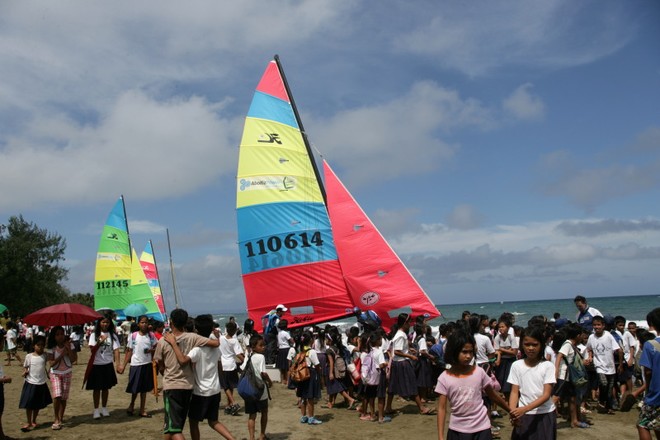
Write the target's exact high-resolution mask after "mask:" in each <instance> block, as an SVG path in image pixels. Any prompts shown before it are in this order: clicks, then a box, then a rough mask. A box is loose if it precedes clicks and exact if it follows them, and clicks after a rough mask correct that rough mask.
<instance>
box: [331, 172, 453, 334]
mask: <svg viewBox="0 0 660 440" xmlns="http://www.w3.org/2000/svg"><path fill="white" fill-rule="evenodd" d="M323 171H324V174H325V189H326V194H327V206H328V213H329V215H330V224H331V225H332V232H333V235H334V238H335V247H336V248H337V255H338V257H339V261H340V264H341V269H342V272H343V274H344V281H345V282H346V285H347V286H348V290H349V293H350V294H351V296H352V298H353V302H354V303H355V305H356V306H357V307H360V308H361V309H362V310H373V311H375V312H376V313H377V314H378V316H379V317H380V318H381V320H382V321H383V326H384V327H388V328H389V327H390V326H391V325H392V324H393V323H394V322H396V315H397V312H398V311H409V312H411V313H412V315H413V317H417V316H419V315H427V317H428V318H435V317H438V316H440V312H439V311H438V309H437V308H436V307H435V305H433V303H432V302H431V300H430V299H429V297H428V296H427V295H426V293H425V292H424V290H423V289H422V288H421V286H420V285H419V284H418V283H417V281H416V280H415V278H414V277H413V276H412V274H411V273H410V272H409V271H408V269H407V268H406V266H405V265H404V264H403V262H402V261H401V259H400V258H399V257H398V256H397V254H396V253H395V252H394V250H393V249H392V248H391V247H390V245H389V244H388V243H387V241H385V239H384V238H383V236H382V235H381V234H380V232H379V231H378V229H376V227H375V226H374V224H373V223H372V222H371V220H369V217H367V215H366V214H365V213H364V211H362V208H360V206H359V205H358V204H357V202H356V201H355V199H353V196H352V195H351V194H350V193H349V192H348V190H347V189H346V187H344V185H343V184H342V183H341V181H340V180H339V178H338V177H337V176H336V175H335V174H334V172H333V171H332V169H331V168H330V166H329V165H328V164H327V163H326V162H324V163H323ZM390 315H393V316H390Z"/></svg>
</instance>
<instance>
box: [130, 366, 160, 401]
mask: <svg viewBox="0 0 660 440" xmlns="http://www.w3.org/2000/svg"><path fill="white" fill-rule="evenodd" d="M153 389H154V370H153V366H152V365H151V364H150V363H149V364H143V365H131V370H130V372H129V373H128V385H126V392H127V393H131V394H138V393H148V392H149V391H151V390H153Z"/></svg>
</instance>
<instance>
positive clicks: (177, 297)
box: [154, 229, 179, 309]
mask: <svg viewBox="0 0 660 440" xmlns="http://www.w3.org/2000/svg"><path fill="white" fill-rule="evenodd" d="M165 232H166V233H167V249H168V250H169V251H170V273H171V274H172V289H173V290H174V306H175V308H177V309H178V308H179V296H178V295H177V294H176V278H175V277H174V262H173V261H172V246H171V245H170V230H169V229H165ZM154 261H155V259H154Z"/></svg>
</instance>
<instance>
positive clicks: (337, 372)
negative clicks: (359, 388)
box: [326, 349, 346, 379]
mask: <svg viewBox="0 0 660 440" xmlns="http://www.w3.org/2000/svg"><path fill="white" fill-rule="evenodd" d="M329 350H330V351H331V352H332V354H331V356H332V358H333V359H334V361H335V367H334V370H333V374H334V376H335V379H343V378H344V377H346V361H345V360H344V358H343V357H341V356H339V355H337V353H336V352H335V351H334V350H333V349H329ZM326 354H327V352H326Z"/></svg>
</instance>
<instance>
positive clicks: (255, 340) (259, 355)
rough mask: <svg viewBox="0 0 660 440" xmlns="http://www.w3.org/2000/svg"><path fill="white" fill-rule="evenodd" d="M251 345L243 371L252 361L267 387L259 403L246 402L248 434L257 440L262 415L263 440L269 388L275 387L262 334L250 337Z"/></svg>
mask: <svg viewBox="0 0 660 440" xmlns="http://www.w3.org/2000/svg"><path fill="white" fill-rule="evenodd" d="M249 344H250V348H251V350H252V355H251V356H250V357H249V358H246V359H245V361H244V362H243V365H242V367H241V368H242V369H243V370H245V369H246V368H248V365H247V362H248V359H250V362H251V363H252V368H253V369H254V373H255V375H256V376H257V377H258V378H261V380H263V381H264V383H265V386H264V392H263V393H262V395H261V399H259V400H258V401H245V414H247V415H248V416H249V419H248V433H249V434H250V440H255V431H256V423H257V413H261V421H260V433H259V439H260V440H262V439H265V438H267V437H266V426H267V425H268V399H269V397H270V395H269V394H268V388H270V387H272V386H273V382H272V381H271V379H270V376H268V373H266V357H265V356H264V353H265V352H266V343H265V341H264V338H263V337H262V336H261V335H260V334H258V333H255V334H253V335H252V336H251V337H250V343H249Z"/></svg>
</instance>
